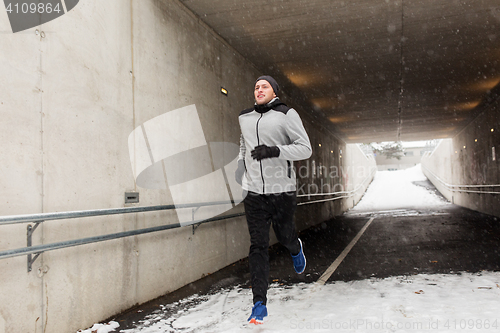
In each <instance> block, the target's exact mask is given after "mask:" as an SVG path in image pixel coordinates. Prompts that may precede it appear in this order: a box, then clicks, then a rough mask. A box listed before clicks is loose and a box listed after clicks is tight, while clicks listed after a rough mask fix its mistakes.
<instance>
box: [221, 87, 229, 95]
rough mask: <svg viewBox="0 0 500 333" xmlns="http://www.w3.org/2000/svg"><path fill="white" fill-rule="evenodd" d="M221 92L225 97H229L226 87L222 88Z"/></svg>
mask: <svg viewBox="0 0 500 333" xmlns="http://www.w3.org/2000/svg"><path fill="white" fill-rule="evenodd" d="M220 92H221V93H222V94H223V95H225V96H227V94H228V91H227V89H226V88H224V87H220Z"/></svg>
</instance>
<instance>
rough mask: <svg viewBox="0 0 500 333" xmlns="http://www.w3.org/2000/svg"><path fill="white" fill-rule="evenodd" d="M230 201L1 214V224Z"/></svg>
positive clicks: (139, 211) (219, 202)
mask: <svg viewBox="0 0 500 333" xmlns="http://www.w3.org/2000/svg"><path fill="white" fill-rule="evenodd" d="M230 203H231V204H234V201H232V200H231V201H213V202H204V203H191V204H180V205H158V206H143V207H124V208H108V209H93V210H82V211H73V212H56V213H40V214H28V215H10V216H1V217H0V225H8V224H17V223H29V222H43V221H50V220H63V219H74V218H82V217H94V216H102V215H117V214H129V213H143V212H151V211H160V210H171V209H179V208H196V207H205V206H215V205H224V204H230Z"/></svg>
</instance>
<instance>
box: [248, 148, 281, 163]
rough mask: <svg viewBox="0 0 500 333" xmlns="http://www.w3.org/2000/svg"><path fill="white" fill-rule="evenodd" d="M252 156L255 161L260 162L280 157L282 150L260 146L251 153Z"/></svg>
mask: <svg viewBox="0 0 500 333" xmlns="http://www.w3.org/2000/svg"><path fill="white" fill-rule="evenodd" d="M251 155H252V158H253V159H254V160H257V161H260V160H263V159H265V158H272V157H279V156H280V149H279V148H278V147H276V146H271V147H268V146H266V145H260V146H257V147H255V149H254V150H252V151H251Z"/></svg>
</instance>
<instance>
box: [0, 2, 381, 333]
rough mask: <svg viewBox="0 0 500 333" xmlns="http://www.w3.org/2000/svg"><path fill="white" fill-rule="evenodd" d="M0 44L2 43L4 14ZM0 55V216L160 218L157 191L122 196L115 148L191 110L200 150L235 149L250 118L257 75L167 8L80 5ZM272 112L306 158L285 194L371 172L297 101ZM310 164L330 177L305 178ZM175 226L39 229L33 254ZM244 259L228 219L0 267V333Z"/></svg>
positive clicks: (47, 324) (66, 323) (55, 320)
mask: <svg viewBox="0 0 500 333" xmlns="http://www.w3.org/2000/svg"><path fill="white" fill-rule="evenodd" d="M0 30H1V31H10V26H9V21H8V17H7V14H6V13H5V12H4V11H0ZM42 31H43V32H44V34H40V32H42ZM42 36H43V37H42ZM0 49H1V50H2V52H1V53H0V60H1V65H0V76H1V77H2V78H4V80H2V81H0V91H2V94H1V95H0V110H1V114H2V122H1V125H0V145H1V151H2V154H1V155H0V156H1V157H0V159H1V165H2V169H1V170H2V172H1V173H0V196H1V200H0V204H1V214H0V215H2V216H7V215H21V214H34V213H46V212H60V211H76V210H90V209H104V208H119V207H128V206H151V205H164V204H172V203H173V202H172V197H171V194H170V193H169V191H168V190H148V189H143V188H140V187H137V186H136V184H135V180H134V176H133V172H132V167H131V162H130V156H129V150H128V144H127V140H128V136H129V134H130V133H131V132H132V131H133V130H134V129H135V128H137V127H138V126H141V124H144V123H145V122H146V121H148V120H150V119H153V118H155V117H156V116H159V115H161V114H164V113H165V112H168V111H172V110H175V109H178V108H181V107H184V106H187V105H192V104H195V105H196V107H197V110H198V115H199V117H200V121H201V124H202V127H203V129H204V134H205V137H206V140H207V141H208V142H232V143H235V144H237V143H239V135H240V132H239V126H238V121H237V115H238V113H239V111H240V110H241V109H243V108H246V107H248V106H249V105H252V103H253V97H252V87H253V82H254V80H255V78H256V77H257V76H258V75H260V74H261V72H260V71H259V70H258V69H257V68H256V67H255V66H254V65H252V64H250V63H248V62H247V61H246V60H245V59H244V58H243V57H242V56H241V55H239V54H237V53H236V52H235V51H234V50H233V49H231V48H230V47H229V46H228V45H227V44H226V43H224V41H222V40H220V39H219V38H218V37H217V36H216V35H215V34H214V33H212V32H211V30H210V29H209V28H208V27H206V26H205V25H204V24H203V23H201V22H200V21H199V20H198V19H197V18H196V17H194V16H193V15H192V14H191V13H190V12H188V11H187V10H186V9H185V8H184V7H183V6H182V5H181V4H179V3H178V2H177V1H175V0H171V1H166V0H165V1H130V2H126V5H124V1H122V0H108V1H97V0H87V1H81V2H80V3H79V4H78V6H77V7H76V8H75V9H73V10H72V11H70V12H68V13H67V14H65V15H64V16H63V17H60V18H58V19H56V20H54V21H51V22H49V23H46V24H44V25H43V26H40V27H37V28H32V29H28V30H26V31H25V32H21V33H17V34H11V33H5V34H2V38H0ZM221 86H223V87H225V88H227V89H228V90H229V94H228V96H224V95H222V94H221V93H220V87H221ZM283 99H284V100H285V101H286V102H287V103H288V104H289V105H291V106H294V107H295V108H296V109H297V110H298V111H299V113H300V114H301V116H302V118H303V121H304V125H305V127H306V129H307V131H308V133H309V135H310V137H311V141H312V143H313V146H314V153H313V156H312V158H311V159H310V160H309V162H308V161H302V162H299V163H298V164H297V165H296V167H299V166H301V165H302V166H305V167H306V174H304V175H303V176H302V177H301V178H300V179H299V188H300V186H301V185H303V184H305V185H307V184H312V183H315V184H318V185H323V184H325V183H326V182H328V183H329V184H331V185H330V188H333V189H335V190H339V189H346V190H352V189H355V188H358V187H359V186H358V185H359V184H358V183H360V182H363V181H365V180H366V176H367V175H365V174H362V172H360V171H359V170H360V169H357V171H356V170H355V169H354V168H353V166H352V164H355V165H356V167H357V168H360V167H361V168H364V170H368V169H370V168H373V166H374V162H373V161H372V160H370V159H367V158H366V157H365V156H364V154H363V153H362V152H361V151H360V150H359V148H358V147H357V146H355V145H345V143H343V142H342V141H341V140H339V139H338V138H336V137H335V136H334V135H333V134H332V133H330V132H329V131H328V130H326V129H325V128H324V127H322V126H321V124H319V123H318V122H317V121H316V120H315V118H314V117H312V116H310V115H309V112H308V110H310V109H309V106H308V105H306V104H304V103H302V102H301V100H300V99H294V98H292V97H290V96H287V95H286V91H285V92H284V94H283ZM319 144H321V147H320V146H319ZM312 161H314V165H315V166H320V165H321V166H328V167H329V171H331V172H329V173H328V174H326V175H325V174H324V173H323V171H321V174H320V173H319V172H318V173H315V172H312V164H311V165H308V164H307V163H312ZM363 165H365V166H366V167H363ZM335 170H337V173H335ZM369 180H371V178H370V179H369ZM369 180H368V182H369ZM365 183H366V185H367V182H365ZM365 183H363V186H361V187H359V189H358V191H357V192H356V193H353V194H352V196H351V197H349V198H345V199H343V200H336V201H332V202H329V203H318V204H311V205H306V206H301V207H299V209H298V211H297V224H298V227H299V229H304V228H306V227H308V226H311V225H314V224H317V223H320V222H322V221H324V220H325V219H328V218H331V217H333V216H335V215H338V214H341V213H342V212H343V211H345V210H347V209H348V208H349V207H351V206H352V204H354V203H355V202H357V200H359V198H360V196H361V195H362V192H363V191H364V189H365V188H366V187H364V184H365ZM336 184H339V185H338V186H335V185H336ZM302 188H303V189H304V188H306V189H312V188H307V187H302ZM128 191H137V192H139V193H140V203H139V204H125V203H124V193H125V192H128ZM353 200H354V201H353ZM242 211H243V207H242V205H239V206H237V207H236V208H235V209H233V210H232V211H231V212H228V213H232V212H242ZM176 222H177V216H176V214H175V211H162V212H150V213H140V214H127V215H114V216H107V217H93V218H84V219H74V220H60V221H47V222H44V223H42V224H41V225H40V226H39V227H38V229H37V230H36V231H35V233H34V236H33V244H34V245H37V244H49V243H54V242H59V241H65V240H71V239H78V238H84V237H90V236H97V235H103V234H109V233H116V232H121V231H127V230H134V229H140V228H146V227H152V226H157V225H164V224H170V223H176ZM0 228H1V235H2V236H1V237H0V251H3V250H8V249H16V248H22V247H25V246H26V224H19V225H9V226H0ZM248 246H249V238H248V231H247V228H246V222H245V218H244V217H241V218H234V219H231V220H225V221H220V222H214V223H210V224H204V225H201V226H200V227H199V228H198V229H196V232H195V233H194V234H193V231H192V228H191V227H183V228H179V229H175V230H170V231H163V232H157V233H152V234H146V235H141V236H134V237H128V238H123V239H118V240H112V241H106V242H101V243H95V244H90V245H83V246H78V247H73V248H68V249H61V250H55V251H50V252H45V253H44V254H42V255H41V256H40V257H39V258H38V259H37V261H36V262H35V263H34V265H33V271H32V272H31V273H27V268H26V257H25V256H21V257H15V258H11V259H3V260H0V280H1V281H2V282H1V284H0V333H5V332H50V333H56V332H64V333H67V332H73V331H76V330H78V329H82V328H86V327H90V326H91V325H92V324H93V323H95V322H99V321H102V320H104V319H106V318H108V317H110V316H113V315H114V314H117V313H119V312H121V311H123V310H126V309H128V308H130V307H132V306H134V305H136V304H139V303H143V302H146V301H148V300H151V299H154V298H156V297H158V296H161V295H163V294H165V293H168V292H171V291H173V290H176V289H178V288H180V287H182V286H184V285H186V284H188V283H190V282H192V281H194V280H197V279H199V278H201V277H202V276H203V275H205V274H209V273H212V272H214V271H216V270H218V269H220V268H223V267H225V266H227V265H229V264H231V263H233V262H235V261H237V260H239V259H241V258H244V257H246V256H247V252H248Z"/></svg>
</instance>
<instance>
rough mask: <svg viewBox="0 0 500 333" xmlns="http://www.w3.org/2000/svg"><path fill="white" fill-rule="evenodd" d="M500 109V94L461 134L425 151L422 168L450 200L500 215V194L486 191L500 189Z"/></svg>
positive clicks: (497, 190) (498, 190)
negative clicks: (430, 151) (428, 152)
mask: <svg viewBox="0 0 500 333" xmlns="http://www.w3.org/2000/svg"><path fill="white" fill-rule="evenodd" d="M499 112H500V100H499V99H498V98H497V99H496V101H494V102H493V103H492V104H490V105H489V106H488V107H487V108H486V109H485V110H484V111H482V112H481V113H480V114H479V115H478V116H477V117H476V118H475V119H474V121H472V122H471V123H470V124H469V125H467V127H466V128H465V129H463V130H462V131H461V132H460V133H459V134H458V135H456V136H455V137H454V138H450V139H445V140H442V141H441V143H440V144H439V145H438V147H436V149H435V150H434V151H433V152H432V154H428V155H424V156H423V158H422V171H423V172H424V174H425V175H426V176H427V178H429V180H430V181H431V182H432V183H433V184H434V185H435V186H436V188H437V189H438V190H439V191H440V192H441V193H442V194H443V195H444V196H445V197H446V198H447V199H448V200H449V201H450V202H452V203H454V204H457V205H460V206H463V207H467V208H470V209H472V210H476V211H479V212H483V213H486V214H490V215H494V216H499V217H500V195H499V194H492V193H484V192H497V193H498V192H500V186H499V184H500V167H499V166H500V165H499V160H498V159H499V158H500V155H499V149H500V119H499V117H498V114H499ZM457 185H466V186H469V187H457ZM471 185H472V186H474V187H470V186H471ZM477 185H496V186H484V187H475V186H477ZM471 191H473V192H471ZM475 192H483V193H475Z"/></svg>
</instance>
